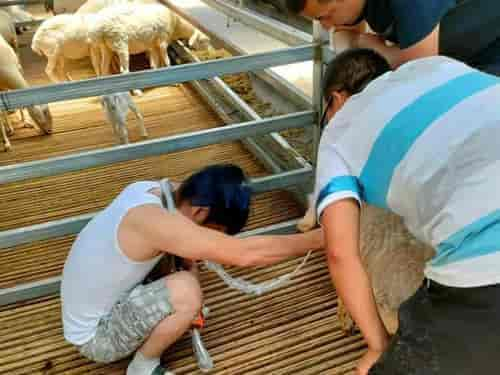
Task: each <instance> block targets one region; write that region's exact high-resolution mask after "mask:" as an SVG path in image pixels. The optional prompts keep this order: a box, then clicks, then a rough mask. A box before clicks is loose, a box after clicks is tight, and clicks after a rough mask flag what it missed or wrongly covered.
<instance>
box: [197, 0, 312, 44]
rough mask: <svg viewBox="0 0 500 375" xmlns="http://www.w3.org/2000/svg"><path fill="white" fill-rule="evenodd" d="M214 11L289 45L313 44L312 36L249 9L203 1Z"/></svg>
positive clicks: (217, 1) (212, 0)
mask: <svg viewBox="0 0 500 375" xmlns="http://www.w3.org/2000/svg"><path fill="white" fill-rule="evenodd" d="M202 1H203V2H204V3H205V4H207V5H208V6H210V7H211V8H213V9H216V10H218V11H219V12H221V13H224V14H226V15H227V16H229V17H231V18H234V19H235V20H236V21H237V22H241V23H243V24H244V25H247V26H250V27H252V28H254V29H255V30H258V31H260V32H262V33H264V34H266V35H269V36H270V37H271V38H275V39H277V40H280V41H282V42H284V43H286V44H289V45H292V46H293V45H302V44H308V43H311V42H312V37H311V35H309V34H307V33H305V32H303V31H301V30H298V29H296V28H294V27H291V26H288V25H287V24H284V23H282V22H278V21H276V20H273V19H272V18H269V17H265V16H262V15H260V14H257V13H254V12H252V11H249V10H247V9H243V8H239V7H237V6H234V5H231V4H228V3H225V2H222V1H220V0H202Z"/></svg>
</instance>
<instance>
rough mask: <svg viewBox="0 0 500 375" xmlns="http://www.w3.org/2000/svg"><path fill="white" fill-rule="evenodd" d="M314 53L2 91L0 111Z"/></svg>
mask: <svg viewBox="0 0 500 375" xmlns="http://www.w3.org/2000/svg"><path fill="white" fill-rule="evenodd" d="M313 51H314V46H313V45H306V46H301V47H291V48H285V49H280V50H276V51H272V52H263V53H257V54H252V55H246V56H237V57H231V58H226V59H222V60H211V61H206V62H200V63H192V64H186V65H179V66H173V67H166V68H159V69H152V70H145V71H139V72H132V73H127V74H117V75H112V76H105V77H99V78H92V79H86V80H81V81H73V82H63V83H58V84H53V85H46V86H40V87H32V88H29V89H22V90H12V91H5V92H1V93H0V110H13V109H17V108H22V107H27V106H30V105H34V104H44V103H51V102H57V101H63V100H71V99H77V98H83V97H89V96H97V95H107V94H112V93H116V92H124V91H130V90H132V89H142V88H147V87H156V86H165V85H171V84H174V83H181V82H189V81H193V80H197V79H205V78H211V77H214V76H218V75H224V74H232V73H239V72H246V71H249V70H261V69H265V68H269V67H271V66H278V65H287V64H292V63H296V62H301V61H306V60H311V59H312V57H313Z"/></svg>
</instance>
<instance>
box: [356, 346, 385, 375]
mask: <svg viewBox="0 0 500 375" xmlns="http://www.w3.org/2000/svg"><path fill="white" fill-rule="evenodd" d="M382 353H383V352H382V351H378V350H372V349H368V351H367V352H366V353H365V355H363V357H361V359H360V360H359V362H358V366H357V367H356V375H368V371H370V369H371V368H372V367H373V365H374V364H375V362H377V360H378V359H379V358H380V356H381V355H382Z"/></svg>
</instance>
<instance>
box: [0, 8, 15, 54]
mask: <svg viewBox="0 0 500 375" xmlns="http://www.w3.org/2000/svg"><path fill="white" fill-rule="evenodd" d="M0 35H2V36H3V38H4V39H5V41H6V42H7V43H9V44H10V46H11V47H12V48H13V49H14V51H15V52H16V54H17V53H18V52H19V46H18V41H17V33H16V27H15V24H14V20H13V19H12V16H11V15H10V14H9V13H8V12H6V11H5V10H3V9H2V8H0Z"/></svg>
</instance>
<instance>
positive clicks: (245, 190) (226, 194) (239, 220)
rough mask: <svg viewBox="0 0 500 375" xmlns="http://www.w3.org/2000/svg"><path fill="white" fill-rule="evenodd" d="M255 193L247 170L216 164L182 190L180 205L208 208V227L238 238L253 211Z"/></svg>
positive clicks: (186, 183) (187, 181) (196, 176)
mask: <svg viewBox="0 0 500 375" xmlns="http://www.w3.org/2000/svg"><path fill="white" fill-rule="evenodd" d="M250 198H251V190H250V187H249V186H248V184H247V179H246V177H245V174H244V172H243V170H242V169H241V168H240V167H238V166H236V165H233V164H216V165H212V166H209V167H206V168H203V169H202V170H200V171H198V172H196V173H194V174H192V175H191V176H190V177H188V178H187V179H186V180H184V182H183V183H182V184H181V186H180V187H179V193H178V199H179V201H181V202H182V201H184V200H188V201H189V202H190V203H191V204H192V205H194V206H200V207H207V208H208V209H209V211H208V217H207V220H206V223H211V224H218V225H222V226H224V227H225V228H227V231H226V233H228V234H236V233H238V232H239V231H241V229H242V228H243V227H244V226H245V224H246V222H247V220H248V214H249V210H250Z"/></svg>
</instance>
